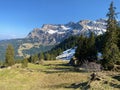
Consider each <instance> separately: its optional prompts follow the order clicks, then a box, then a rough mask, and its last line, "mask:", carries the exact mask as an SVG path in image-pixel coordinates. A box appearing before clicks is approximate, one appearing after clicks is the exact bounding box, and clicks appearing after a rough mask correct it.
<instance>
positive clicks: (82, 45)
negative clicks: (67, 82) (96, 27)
mask: <svg viewBox="0 0 120 90" xmlns="http://www.w3.org/2000/svg"><path fill="white" fill-rule="evenodd" d="M75 57H76V58H77V59H78V60H79V63H81V64H82V63H84V62H85V61H89V62H91V61H95V60H96V59H97V49H96V47H95V36H94V34H93V33H91V35H90V37H89V38H88V37H84V36H80V38H79V43H78V47H77V49H76V53H75Z"/></svg>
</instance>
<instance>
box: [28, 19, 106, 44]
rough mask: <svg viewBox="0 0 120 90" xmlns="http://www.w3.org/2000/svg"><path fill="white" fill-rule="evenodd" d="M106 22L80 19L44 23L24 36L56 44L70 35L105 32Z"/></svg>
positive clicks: (42, 42) (44, 42)
mask: <svg viewBox="0 0 120 90" xmlns="http://www.w3.org/2000/svg"><path fill="white" fill-rule="evenodd" d="M105 31H106V22H105V20H104V19H99V20H96V21H91V20H81V21H79V22H77V23H74V22H69V23H67V24H44V25H43V26H42V27H41V28H36V29H34V30H33V31H32V32H30V33H29V34H28V36H27V37H26V38H28V39H34V40H35V41H38V42H39V43H40V44H42V45H46V44H47V45H54V44H58V43H60V42H61V41H63V40H64V39H66V38H68V37H69V36H71V35H81V34H83V35H85V36H89V34H90V33H91V32H93V33H95V34H96V35H100V34H103V33H105Z"/></svg>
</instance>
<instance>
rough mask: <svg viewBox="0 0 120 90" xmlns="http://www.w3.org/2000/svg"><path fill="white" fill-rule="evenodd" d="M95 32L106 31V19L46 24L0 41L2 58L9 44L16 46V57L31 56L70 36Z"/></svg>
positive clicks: (98, 33) (87, 34)
mask: <svg viewBox="0 0 120 90" xmlns="http://www.w3.org/2000/svg"><path fill="white" fill-rule="evenodd" d="M91 32H93V33H95V35H100V34H103V33H105V32H106V21H105V20H104V19H99V20H96V21H91V20H81V21H79V22H76V23H75V22H69V23H67V24H44V25H43V26H42V27H41V28H35V29H33V31H32V32H30V33H29V34H28V35H27V36H26V38H23V39H11V40H2V41H0V60H1V59H4V56H5V50H6V47H7V45H8V44H12V45H13V46H14V48H15V55H16V58H18V57H19V58H21V57H29V56H30V55H32V54H35V53H39V52H44V51H47V50H50V49H51V48H52V47H53V46H54V45H57V44H59V43H60V42H62V41H63V40H65V39H66V38H68V37H70V36H74V35H76V36H79V35H81V34H83V35H85V36H89V35H90V33H91Z"/></svg>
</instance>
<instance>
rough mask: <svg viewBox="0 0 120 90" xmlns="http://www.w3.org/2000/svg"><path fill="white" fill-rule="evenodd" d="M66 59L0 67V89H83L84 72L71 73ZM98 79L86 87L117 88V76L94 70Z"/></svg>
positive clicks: (119, 84) (94, 89)
mask: <svg viewBox="0 0 120 90" xmlns="http://www.w3.org/2000/svg"><path fill="white" fill-rule="evenodd" d="M72 68H73V67H71V66H68V65H67V62H66V61H44V62H43V64H41V65H35V64H30V63H29V64H28V67H27V68H15V67H14V68H11V69H0V90H86V89H85V88H86V85H87V83H88V81H89V79H90V74H91V73H88V72H73V71H71V70H72ZM97 74H99V75H100V76H101V80H100V81H93V82H92V83H91V84H90V88H89V90H119V89H120V82H119V78H114V77H115V76H116V75H120V74H119V72H118V73H114V72H98V73H97Z"/></svg>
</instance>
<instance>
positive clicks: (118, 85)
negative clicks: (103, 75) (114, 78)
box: [110, 83, 120, 89]
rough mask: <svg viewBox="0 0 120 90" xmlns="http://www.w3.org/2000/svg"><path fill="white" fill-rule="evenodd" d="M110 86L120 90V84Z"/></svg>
mask: <svg viewBox="0 0 120 90" xmlns="http://www.w3.org/2000/svg"><path fill="white" fill-rule="evenodd" d="M110 86H111V87H114V88H119V89H120V84H114V83H110Z"/></svg>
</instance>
